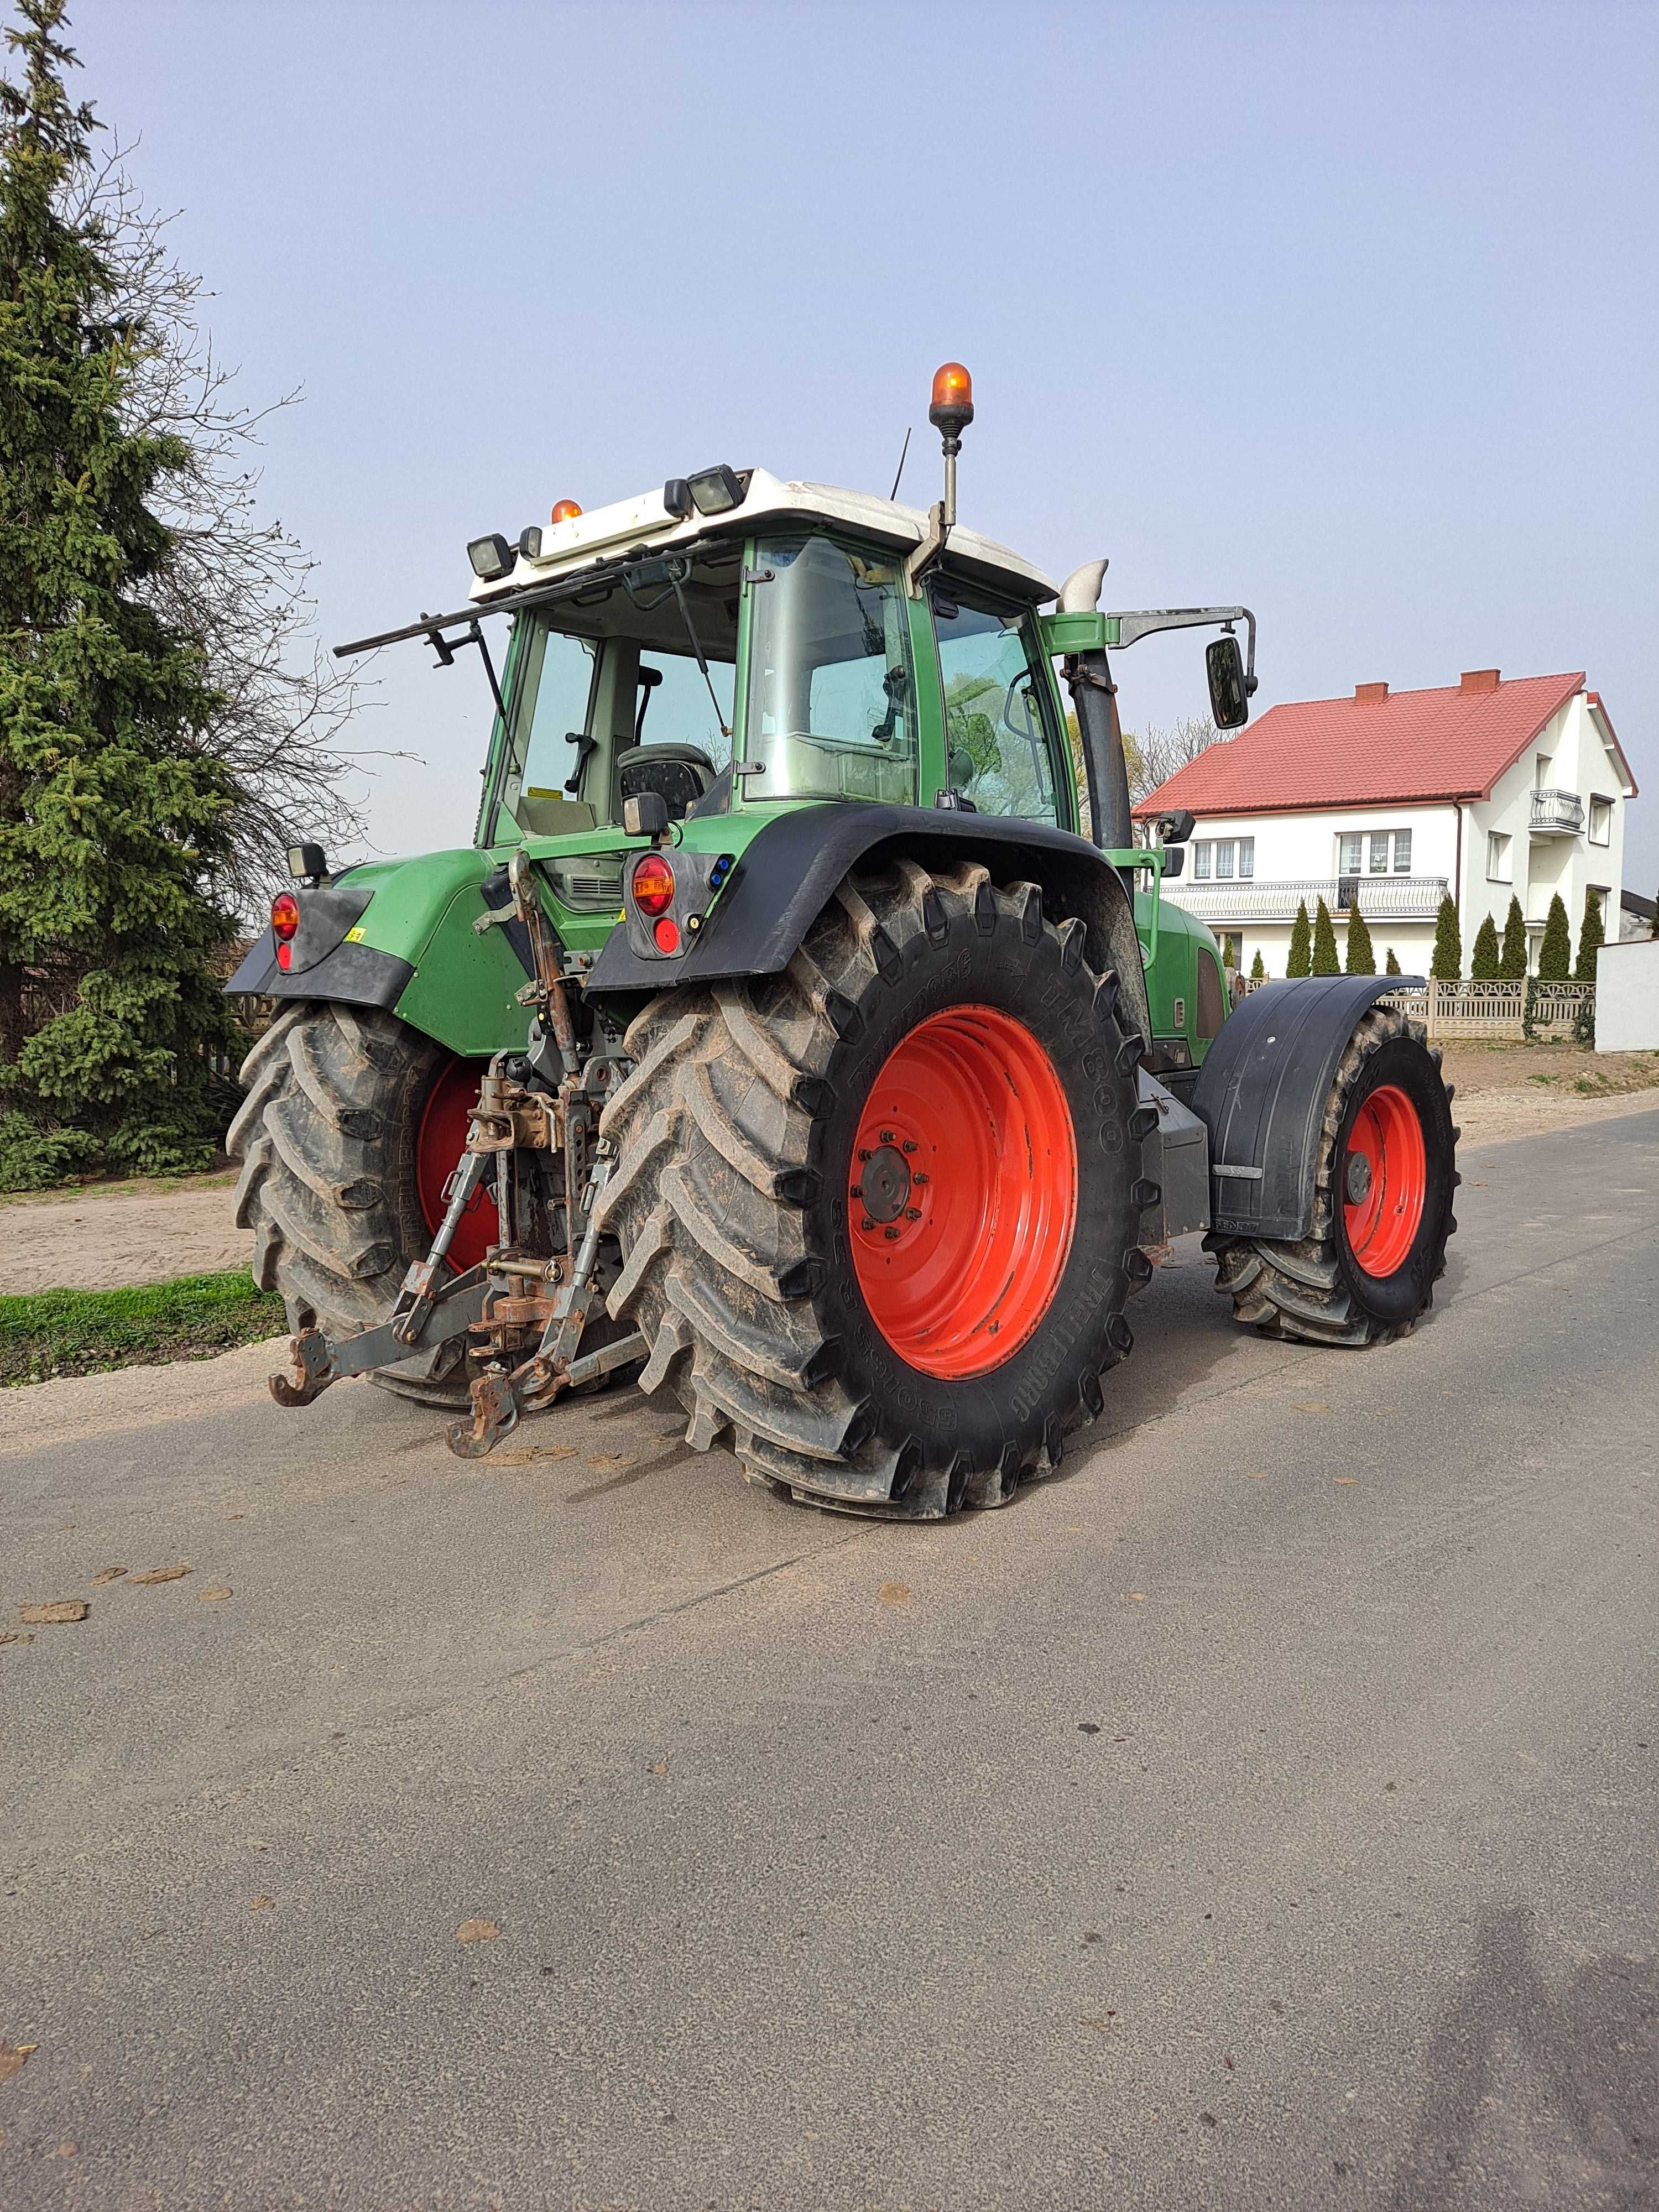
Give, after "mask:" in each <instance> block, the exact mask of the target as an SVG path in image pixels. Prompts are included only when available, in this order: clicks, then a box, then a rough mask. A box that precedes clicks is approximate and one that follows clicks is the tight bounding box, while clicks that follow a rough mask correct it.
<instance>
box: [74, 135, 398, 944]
mask: <svg viewBox="0 0 1659 2212" xmlns="http://www.w3.org/2000/svg"><path fill="white" fill-rule="evenodd" d="M130 152H131V149H130V148H120V147H117V148H115V149H112V151H111V153H110V154H109V155H108V157H107V158H106V160H104V161H102V162H101V163H97V164H91V163H89V164H88V165H87V166H86V167H84V168H83V169H82V171H81V173H80V174H79V177H78V179H77V181H76V191H75V196H74V202H73V204H70V206H68V207H66V208H65V210H64V213H65V215H66V216H68V217H69V218H70V219H71V220H74V219H76V218H77V217H81V218H91V219H92V220H94V222H96V225H97V228H98V231H99V234H100V252H101V253H102V255H103V257H104V258H105V260H106V263H107V264H108V266H109V268H110V270H111V271H112V276H113V278H114V285H115V289H114V295H113V300H112V316H113V317H118V318H120V319H122V320H124V321H125V322H127V323H128V324H130V325H131V327H132V329H133V331H134V333H135V337H136V338H137V345H138V349H139V360H138V367H137V373H136V374H135V376H134V378H133V380H132V382H131V386H130V388H129V393H128V398H127V401H126V404H125V409H124V412H125V414H126V416H127V417H128V421H129V427H130V428H132V429H135V430H144V431H149V432H153V433H156V434H170V435H173V436H176V437H177V438H178V439H179V441H181V443H182V445H183V447H185V449H186V451H187V453H188V459H187V460H186V462H185V465H184V466H183V467H182V468H180V469H179V470H178V471H174V472H173V473H172V474H171V476H170V477H169V478H168V480H167V485H166V488H165V489H166V498H165V501H163V503H162V505H161V519H162V520H164V521H165V522H166V523H167V526H168V528H169V529H170V530H171V531H172V532H173V533H174V544H173V549H172V550H171V553H170V555H169V557H168V558H167V561H166V562H163V563H162V564H161V567H160V568H158V570H157V571H156V573H155V575H154V576H153V577H152V578H150V579H149V580H147V581H146V583H145V585H144V586H143V590H144V592H145V593H146V594H147V595H148V596H149V598H150V599H151V601H152V604H153V605H155V609H156V611H157V612H158V613H159V614H161V615H162V616H163V617H165V618H166V619H167V621H168V622H169V623H173V624H176V625H177V626H178V627H179V628H180V629H184V630H185V631H186V632H187V633H188V634H190V635H193V636H196V637H197V638H199V639H200V640H201V641H202V644H203V647H204V651H205V653H206V655H207V665H208V677H209V681H210V684H211V685H212V687H213V690H214V691H215V692H216V695H217V696H218V697H219V698H220V700H221V702H222V704H221V705H220V707H219V708H218V710H217V712H216V714H214V715H213V717H212V719H211V720H210V722H209V724H208V725H207V726H206V727H205V728H204V730H203V731H202V732H201V744H202V748H203V750H204V752H207V753H210V754H211V755H212V756H213V757H215V758H216V759H217V760H218V761H220V762H221V763H223V765H224V767H225V768H226V769H228V772H229V775H230V777H231V780H232V781H233V783H234V787H235V789H236V792H237V794H238V796H237V803H236V806H235V811H234V815H233V817H232V835H233V840H234V858H233V860H232V863H231V867H230V873H229V880H228V882H227V884H226V885H225V890H226V893H227V896H228V898H229V900H230V902H232V903H233V904H234V905H235V906H236V908H238V909H239V910H240V912H242V913H243V914H245V915H251V914H255V913H258V911H259V910H260V908H262V907H263V906H264V902H265V900H266V898H267V897H268V896H270V880H271V878H272V876H273V875H281V874H283V872H285V865H284V855H285V853H286V850H287V848H288V847H289V845H290V844H292V843H293V842H295V839H296V838H298V837H300V836H311V837H315V838H317V839H319V841H320V842H323V843H324V844H325V846H327V847H329V848H331V849H335V848H338V847H339V846H340V845H341V844H343V843H346V842H352V841H356V840H357V839H359V838H360V837H361V836H362V832H363V818H362V811H361V809H360V807H359V806H358V805H357V804H356V802H355V801H354V800H353V799H351V798H350V797H349V795H348V793H347V791H346V789H345V780H346V778H347V777H348V775H349V773H350V771H351V770H352V769H360V768H362V765H363V763H365V761H367V760H369V759H373V758H376V757H387V756H385V755H374V754H368V753H364V752H362V751H361V750H358V749H356V747H349V746H348V745H346V744H345V743H344V742H343V733H344V731H345V726H346V724H347V722H348V721H349V718H350V716H351V714H352V712H353V710H354V708H355V707H356V705H357V703H358V699H359V686H358V685H357V684H356V683H355V682H354V680H353V678H351V677H350V676H349V675H348V674H346V673H345V672H344V671H341V670H338V669H337V668H335V667H334V666H333V665H331V663H330V662H328V661H327V660H326V659H325V658H324V656H323V654H322V653H321V651H320V650H319V648H318V647H317V646H316V645H315V644H314V643H313V642H311V641H309V640H307V636H306V632H307V629H308V628H309V625H310V619H311V616H312V612H313V602H312V599H311V596H310V592H309V589H308V583H309V579H310V576H311V573H312V570H313V568H314V566H315V563H314V562H313V561H312V560H311V559H310V558H309V556H307V554H306V553H305V551H304V550H303V549H302V548H301V545H300V544H299V542H298V541H297V539H295V538H293V537H292V536H291V535H290V534H289V532H287V531H286V530H285V529H284V528H283V525H282V524H281V522H280V521H269V522H268V521H264V520H261V518H260V516H259V513H258V506H257V499H258V489H259V471H258V468H257V466H256V465H254V458H253V457H254V453H255V451H256V449H257V447H258V444H259V442H260V428H261V425H262V424H263V423H264V422H265V421H267V420H268V418H269V417H270V416H272V415H274V414H276V413H277V412H279V411H280V410H282V409H283V408H284V407H288V406H291V405H293V404H295V401H296V399H297V398H298V397H299V395H298V393H297V392H289V393H287V394H285V395H284V396H283V398H279V399H277V400H276V401H275V402H274V403H273V404H271V405H270V406H269V407H264V408H258V409H255V408H247V407H244V406H242V405H240V404H238V403H237V402H236V401H235V400H234V399H233V398H231V396H230V386H231V384H232V382H233V381H234V375H235V372H234V370H232V369H229V368H226V367H225V366H224V364H223V363H222V362H221V361H220V360H219V358H218V356H216V353H215V352H214V349H213V343H212V339H211V337H210V336H209V334H208V333H207V331H205V330H204V328H203V325H202V318H201V311H202V307H203V304H204V301H206V300H207V299H208V298H210V296H211V295H210V294H209V293H208V292H207V291H206V290H205V289H204V285H203V283H202V282H201V280H200V278H198V277H197V276H192V275H191V272H190V271H189V270H186V269H185V268H184V267H182V266H181V265H180V264H179V261H178V260H177V259H176V258H175V257H174V255H173V252H172V250H171V246H170V244H169V242H168V239H167V227H168V224H169V222H170V221H171V218H170V217H168V216H160V215H157V214H155V213H154V212H153V211H152V210H149V209H148V208H146V207H145V206H144V204H143V200H142V198H141V197H140V195H139V192H138V190H137V186H136V185H134V183H133V182H132V179H131V177H130V175H129V174H128V173H127V171H126V168H125V161H126V159H127V157H128V155H130ZM391 757H405V756H391Z"/></svg>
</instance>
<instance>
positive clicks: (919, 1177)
mask: <svg viewBox="0 0 1659 2212" xmlns="http://www.w3.org/2000/svg"><path fill="white" fill-rule="evenodd" d="M910 1180H911V1182H927V1176H925V1175H923V1173H922V1172H921V1169H920V1168H918V1169H917V1170H916V1171H915V1174H914V1175H913V1176H911V1178H910Z"/></svg>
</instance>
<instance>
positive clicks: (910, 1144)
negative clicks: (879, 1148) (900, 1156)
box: [903, 1137, 916, 1152]
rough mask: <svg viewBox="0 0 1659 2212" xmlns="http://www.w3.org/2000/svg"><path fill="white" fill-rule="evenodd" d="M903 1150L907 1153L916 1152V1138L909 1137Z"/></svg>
mask: <svg viewBox="0 0 1659 2212" xmlns="http://www.w3.org/2000/svg"><path fill="white" fill-rule="evenodd" d="M903 1150H904V1151H905V1152H915V1150H916V1140H915V1138H914V1137H907V1138H906V1139H905V1140H904V1145H903Z"/></svg>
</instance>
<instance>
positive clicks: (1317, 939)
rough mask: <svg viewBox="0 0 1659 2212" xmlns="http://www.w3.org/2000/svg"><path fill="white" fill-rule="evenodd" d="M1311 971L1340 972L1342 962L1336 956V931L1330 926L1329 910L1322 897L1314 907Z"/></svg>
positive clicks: (1323, 973)
mask: <svg viewBox="0 0 1659 2212" xmlns="http://www.w3.org/2000/svg"><path fill="white" fill-rule="evenodd" d="M1312 972H1313V973H1314V974H1315V975H1340V974H1341V973H1342V963H1341V962H1340V960H1339V959H1338V958H1337V957H1336V932H1335V930H1334V929H1333V928H1332V927H1331V910H1330V908H1329V907H1328V906H1327V905H1326V903H1325V902H1324V900H1323V899H1321V900H1320V901H1319V902H1318V904H1317V905H1316V907H1315V908H1314V926H1313V963H1312Z"/></svg>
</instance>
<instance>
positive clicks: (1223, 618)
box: [1106, 607, 1255, 697]
mask: <svg viewBox="0 0 1659 2212" xmlns="http://www.w3.org/2000/svg"><path fill="white" fill-rule="evenodd" d="M1106 620H1107V622H1108V623H1116V624H1117V635H1116V638H1115V643H1116V644H1117V645H1118V646H1120V647H1122V646H1126V645H1135V644H1138V643H1139V641H1140V640H1141V639H1142V638H1143V637H1152V636H1153V635H1155V634H1156V633H1157V632H1158V631H1159V630H1164V629H1202V628H1206V627H1207V626H1208V625H1209V624H1210V623H1217V624H1218V625H1219V626H1220V628H1221V629H1229V630H1230V629H1231V628H1232V626H1233V624H1234V623H1237V622H1242V623H1243V624H1244V627H1245V648H1244V689H1245V692H1246V694H1247V695H1248V696H1252V697H1253V696H1255V616H1254V615H1253V614H1252V613H1251V611H1250V610H1249V607H1152V608H1147V609H1146V610H1144V611H1142V612H1140V613H1139V614H1122V615H1108V616H1107V617H1106ZM1107 635H1108V636H1111V635H1112V633H1111V631H1110V629H1108V631H1107Z"/></svg>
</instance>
